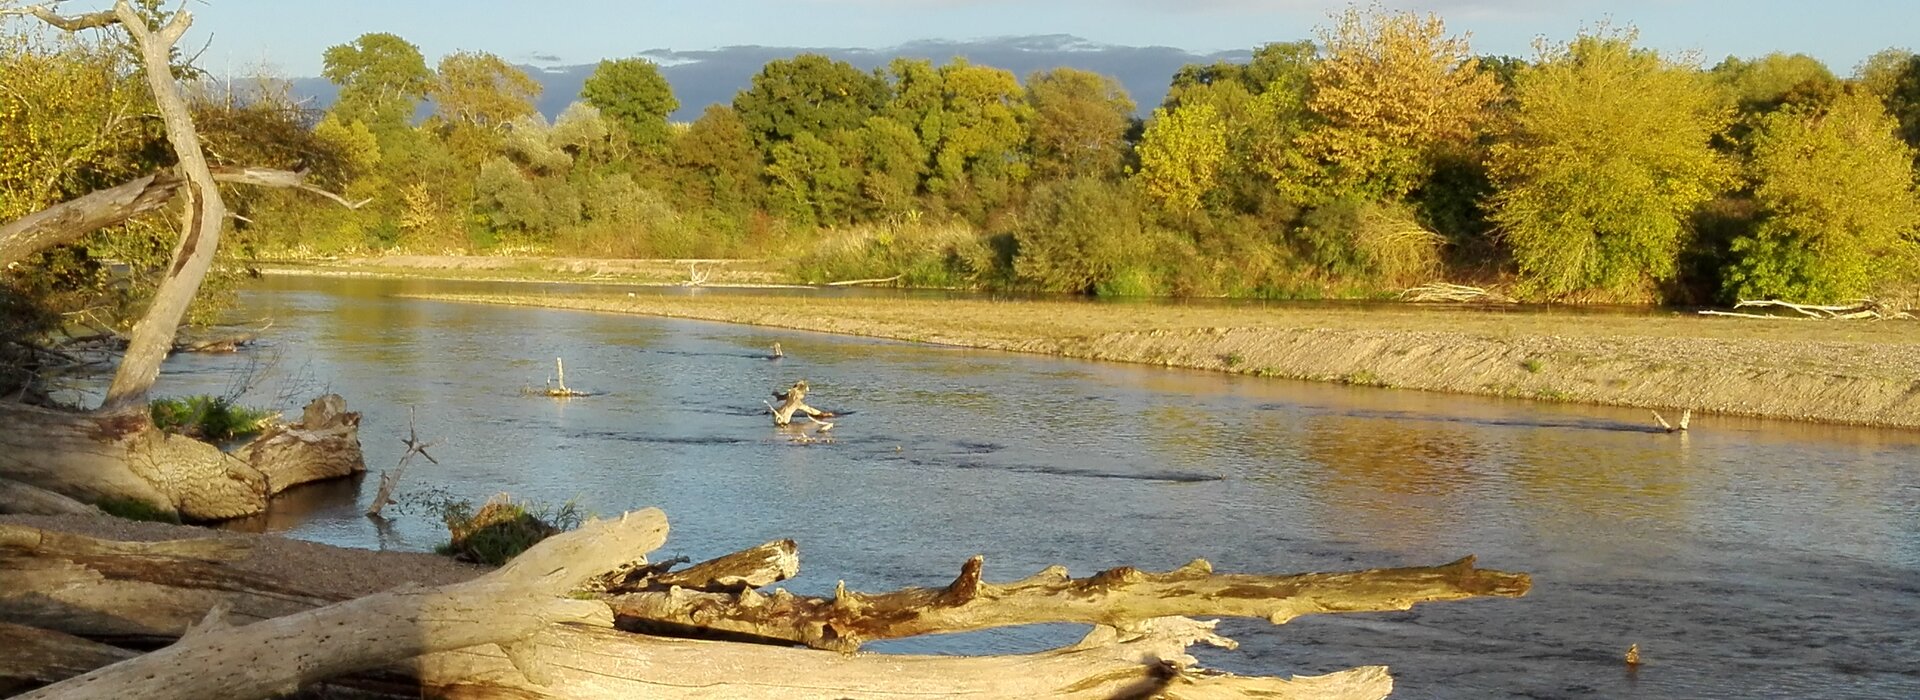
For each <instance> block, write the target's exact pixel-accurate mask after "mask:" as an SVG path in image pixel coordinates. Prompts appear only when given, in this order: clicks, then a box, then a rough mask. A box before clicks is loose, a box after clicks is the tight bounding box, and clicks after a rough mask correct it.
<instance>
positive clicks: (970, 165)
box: [927, 58, 1030, 214]
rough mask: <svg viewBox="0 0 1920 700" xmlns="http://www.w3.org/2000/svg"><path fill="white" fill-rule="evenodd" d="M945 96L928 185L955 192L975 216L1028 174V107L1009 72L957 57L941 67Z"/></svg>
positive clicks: (951, 192)
mask: <svg viewBox="0 0 1920 700" xmlns="http://www.w3.org/2000/svg"><path fill="white" fill-rule="evenodd" d="M940 81H941V86H942V88H943V96H944V100H943V101H942V103H941V112H940V113H941V120H940V125H939V133H940V138H939V142H938V144H937V145H935V146H934V147H933V149H932V154H933V172H932V175H931V176H930V177H929V178H928V179H927V189H928V190H929V191H932V192H934V193H937V194H950V195H957V196H959V198H960V199H961V202H960V203H961V204H962V205H963V206H965V207H967V208H971V209H973V210H974V212H975V213H976V214H978V213H983V212H984V211H985V210H986V209H990V208H992V207H994V206H997V205H998V204H1000V203H1001V202H1003V201H1004V200H1005V199H1006V195H1007V192H1008V190H1010V189H1011V187H1012V186H1013V185H1014V184H1016V183H1018V182H1020V181H1021V180H1024V179H1025V178H1026V174H1027V169H1028V166H1027V163H1026V162H1025V152H1024V146H1025V144H1026V141H1027V122H1028V121H1029V120H1030V109H1029V108H1028V107H1027V104H1026V102H1025V100H1023V99H1022V92H1021V89H1020V81H1019V80H1018V79H1017V78H1015V77H1014V76H1013V74H1012V73H1009V72H1007V71H1004V70H1001V69H998V68H988V67H986V66H976V65H973V64H970V63H967V62H966V61H965V60H964V59H959V58H956V59H954V60H953V61H951V62H949V63H947V64H946V65H944V66H941V67H940Z"/></svg>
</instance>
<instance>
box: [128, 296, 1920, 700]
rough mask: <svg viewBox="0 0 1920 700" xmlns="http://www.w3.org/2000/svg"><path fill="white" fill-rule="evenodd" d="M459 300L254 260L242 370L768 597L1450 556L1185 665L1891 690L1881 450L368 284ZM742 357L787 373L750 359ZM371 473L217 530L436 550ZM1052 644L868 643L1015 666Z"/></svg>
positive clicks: (381, 458)
mask: <svg viewBox="0 0 1920 700" xmlns="http://www.w3.org/2000/svg"><path fill="white" fill-rule="evenodd" d="M522 289H524V288H522ZM488 290H489V286H487V285H474V284H432V283H418V282H368V281H331V280H327V281H316V280H286V279H281V280H273V281H271V283H270V286H269V287H268V288H267V289H264V290H255V291H254V292H252V293H250V294H249V296H248V297H247V303H248V308H247V309H246V310H245V312H244V313H245V314H246V315H248V316H270V317H272V318H274V319H275V320H276V324H275V326H274V327H273V329H272V330H271V331H270V332H269V333H268V337H267V339H266V342H267V344H268V346H269V350H271V351H274V352H278V353H280V354H282V355H283V356H284V357H283V361H282V362H280V363H279V365H277V368H276V369H274V370H273V373H278V375H288V374H291V373H295V372H302V373H306V374H308V375H309V376H310V377H311V378H312V379H313V380H314V382H315V383H317V384H322V385H326V386H330V387H331V388H332V389H333V390H335V391H339V392H341V393H343V394H345V395H346V396H347V397H348V398H349V401H350V402H352V403H353V405H354V407H355V408H356V409H357V410H361V411H363V412H364V413H365V418H364V420H363V421H362V431H363V439H364V442H365V448H366V452H367V456H368V462H369V464H370V465H372V466H373V467H374V468H375V469H376V470H378V469H380V468H383V467H384V466H386V465H390V464H392V463H393V462H394V461H395V460H396V459H397V458H398V457H399V452H400V449H401V448H400V446H399V443H398V440H396V439H395V438H396V437H398V436H401V435H404V434H405V433H406V430H407V421H408V415H409V411H410V409H417V410H418V416H419V417H418V420H419V430H420V432H421V434H422V435H423V436H425V437H427V438H428V439H434V440H439V441H440V442H441V447H439V448H437V449H436V451H435V455H436V456H437V457H439V458H440V460H441V464H439V465H432V464H415V465H413V466H412V467H410V468H409V471H408V475H407V483H408V484H409V485H410V486H411V487H414V488H424V487H428V486H431V487H436V488H441V489H445V490H446V491H448V492H450V493H452V494H453V495H456V496H461V497H466V498H472V499H476V500H479V499H484V498H486V497H488V496H491V495H493V494H494V493H497V492H500V491H509V492H512V493H514V494H516V495H517V496H520V497H523V498H528V499H532V500H536V501H550V502H551V501H561V500H566V499H579V500H580V502H581V503H582V505H583V506H585V507H586V508H587V509H588V510H591V511H595V512H600V513H613V512H618V511H621V510H626V509H629V508H634V507H640V506H655V505H657V506H661V507H663V508H665V509H666V510H667V512H668V513H669V514H670V516H671V517H672V518H673V521H674V522H673V526H674V534H673V537H672V538H671V541H670V542H669V544H668V551H665V552H662V554H664V555H673V554H686V555H689V556H693V557H695V558H703V557H707V556H713V555H716V554H719V553H723V552H725V551H731V550H733V549H737V548H740V547H745V546H751V545H754V544H758V543H760V542H763V541H766V540H770V539H775V538H784V537H793V538H796V539H798V540H799V541H800V543H801V547H802V557H803V560H804V562H805V567H804V569H803V574H802V576H801V577H800V578H799V579H796V580H795V581H793V582H791V586H790V588H792V589H793V590H797V591H800V592H806V593H825V592H828V591H831V590H832V587H833V585H834V582H835V581H836V580H839V579H845V580H846V581H847V583H848V585H849V586H852V587H854V588H856V589H862V590H877V589H886V588H893V587H898V586H905V585H920V586H932V585H944V584H945V583H946V582H947V581H948V580H950V579H951V577H952V576H953V574H954V572H955V571H956V570H957V567H958V565H959V564H960V562H962V561H964V560H965V559H966V558H967V557H968V556H971V555H974V554H984V555H985V556H986V557H987V562H988V564H987V576H988V578H989V579H996V580H1009V579H1014V578H1018V577H1020V576H1024V575H1027V574H1030V573H1032V572H1034V571H1036V570H1039V569H1040V568H1042V567H1044V566H1046V565H1049V564H1062V565H1065V566H1067V567H1069V568H1070V569H1072V570H1074V571H1076V572H1077V573H1088V572H1092V571H1095V570H1099V569H1102V568H1107V567H1111V566H1115V565H1120V564H1132V565H1138V566H1142V567H1147V568H1170V567H1173V566H1178V565H1179V564H1182V563H1184V562H1185V561H1187V560H1188V559H1191V558H1193V557H1196V556H1198V557H1206V558H1208V559H1210V560H1212V561H1214V563H1215V564H1216V565H1217V566H1218V567H1219V568H1220V569H1221V570H1239V571H1249V570H1252V571H1288V570H1316V569H1317V570H1327V569H1346V568H1354V567H1371V566H1395V565H1410V564H1432V563H1439V562H1443V561H1446V560H1450V559H1453V558H1455V557H1458V556H1461V555H1465V554H1468V553H1473V554H1478V555H1480V556H1481V557H1482V561H1483V563H1485V564H1487V565H1489V566H1495V567H1499V568H1508V569H1519V570H1526V571H1531V572H1533V573H1535V574H1536V577H1537V579H1536V580H1537V587H1536V589H1535V593H1534V594H1533V595H1531V596H1529V597H1527V598H1525V599H1522V600H1519V601H1492V602H1468V603H1462V604H1451V605H1443V606H1435V607H1428V608H1422V609H1419V610H1416V611H1414V612H1410V613H1401V614H1391V615H1371V616H1359V617H1339V618H1309V619H1303V620H1300V621H1296V622H1294V623H1292V624H1289V625H1287V626H1285V627H1281V628H1273V627H1270V626H1266V625H1265V624H1264V623H1258V622H1235V623H1231V624H1229V625H1228V627H1227V629H1228V630H1229V631H1230V633H1231V634H1232V635H1233V636H1235V637H1236V638H1238V639H1239V640H1240V641H1241V642H1242V647H1241V649H1240V651H1239V652H1236V653H1232V654H1215V653H1206V654H1204V657H1205V659H1206V660H1207V661H1208V662H1209V663H1213V664H1216V665H1219V666H1222V667H1225V668H1228V669H1232V670H1238V671H1243V672H1258V673H1269V674H1272V673H1282V674H1286V673H1296V672H1298V673H1314V672H1324V671H1328V670H1333V669H1336V668H1339V667H1341V666H1350V665H1358V664H1370V663H1385V664H1389V665H1392V666H1393V667H1394V668H1395V670H1396V673H1397V674H1398V677H1399V681H1400V682H1399V684H1398V687H1399V695H1398V696H1404V697H1422V698H1425V697H1460V698H1484V697H1511V696H1531V697H1579V696H1592V697H1777V696H1817V697H1840V696H1848V697H1881V698H1907V697H1920V671H1916V670H1915V669H1914V668H1913V667H1912V665H1911V663H1910V661H1911V660H1912V659H1914V658H1920V637H1916V636H1915V635H1913V634H1912V633H1911V630H1910V627H1911V626H1912V623H1913V621H1915V620H1920V474H1917V473H1916V470H1917V469H1920V468H1917V467H1916V464H1920V458H1917V457H1916V455H1917V454H1920V450H1917V449H1916V447H1920V440H1917V439H1916V436H1915V435H1914V434H1911V433H1896V432H1885V431H1871V430H1858V429H1850V428H1836V427H1828V426H1808V425H1797V424H1785V423H1770V422H1765V421H1747V420H1741V419H1731V418H1718V417H1712V418H1709V417H1698V418H1697V419H1696V421H1695V429H1694V432H1693V433H1692V434H1691V435H1685V436H1681V435H1667V434H1664V433H1653V432H1651V431H1650V430H1649V424H1650V422H1651V421H1650V420H1648V419H1647V418H1646V417H1645V413H1644V412H1641V411H1633V410H1620V409H1606V408H1583V407H1571V406H1555V405H1545V404H1535V403H1529V402H1520V401H1502V400H1488V399H1474V398H1465V397H1457V396H1444V395H1439V394H1426V393H1418V392H1393V391H1381V390H1369V389H1355V388H1347V387H1337V386H1328V385H1314V384H1303V383H1294V382H1285V381H1272V380H1263V379H1257V378H1250V377H1233V376H1222V375H1215V374H1207V373H1199V372H1186V371H1179V370H1168V369H1162V368H1154V367H1138V366H1120V365H1103V364H1096V363H1085V362H1073V361H1062V360H1056V359H1051V358H1044V357H1032V356H1015V355H1005V354H998V353H990V352H977V351H969V350H957V349H952V348H940V347H928V346H918V345H911V344H905V343H892V342H885V341H876V340H868V339H859V338H842V337H833V336H825V335H816V334H806V333H792V332H781V331H774V330H768V329H759V328H746V327H733V326H724V325H716V324H706V323H698V322H687V321H672V320H660V319H648V318H636V317H623V316H615V315H604V314H589V313H574V312H555V311H543V310H537V309H521V308H496V307H484V306H463V305H452V304H438V303H429V302H418V301H409V300H402V299H396V298H394V297H393V296H391V295H392V294H393V293H395V292H404V291H453V292H463V291H488ZM708 291H709V293H722V292H717V291H716V290H708ZM636 293H638V292H636ZM671 293H678V292H671ZM776 341H777V342H780V343H781V344H782V345H783V346H784V347H785V349H786V354H787V357H786V358H785V359H783V360H780V361H778V362H774V361H769V360H767V359H765V355H766V349H767V348H768V346H770V345H771V344H772V343H773V342H776ZM554 357H565V358H566V361H567V380H568V384H569V385H570V386H579V387H581V388H586V389H590V390H593V391H596V392H605V393H604V394H601V395H598V396H594V397H591V398H587V399H582V400H574V401H565V402H556V401H551V400H547V399H543V398H528V397H522V396H520V395H518V389H519V387H521V386H523V385H530V384H531V385H538V384H539V383H540V382H541V381H542V380H543V379H544V378H545V377H546V376H547V375H548V374H549V373H550V372H551V367H552V365H551V363H552V361H553V358H554ZM245 361H246V360H245V356H244V355H242V356H227V357H204V356H202V357H182V358H176V359H175V360H173V361H170V363H169V365H168V369H169V374H168V375H167V376H166V377H165V378H164V379H163V382H162V387H161V388H162V390H163V391H168V392H180V393H185V392H191V391H207V390H214V391H218V390H220V389H221V388H222V387H224V385H225V384H226V383H227V382H229V381H231V379H230V376H231V373H232V372H233V371H235V370H236V369H238V368H240V367H241V366H243V365H244V363H245ZM802 378H804V379H807V380H809V381H810V382H811V383H812V385H813V387H814V396H813V397H811V398H814V399H817V405H820V406H822V407H825V408H830V409H834V410H838V411H842V412H844V413H845V414H846V415H845V417H844V418H842V419H841V420H839V421H836V422H837V423H838V424H839V427H837V428H836V430H835V433H836V435H837V438H838V439H837V442H836V443H835V444H832V445H825V446H820V445H815V446H796V445H793V444H790V441H789V440H787V439H785V438H784V437H782V436H780V435H779V434H777V433H776V432H774V431H773V430H772V429H771V428H770V427H769V426H768V421H767V420H766V418H765V416H764V415H763V411H764V406H763V403H762V401H763V400H764V399H765V398H766V397H767V396H768V392H770V391H772V390H775V389H778V388H781V387H784V386H786V385H788V384H790V383H791V382H793V381H794V380H797V379H802ZM285 380H286V377H285V376H274V377H267V378H266V381H264V382H262V386H267V385H271V384H273V383H275V382H284V381H285ZM251 398H252V400H254V401H257V402H267V403H272V402H273V401H275V400H276V399H275V398H274V395H272V394H270V393H261V394H258V395H256V396H254V397H251ZM304 398H305V397H304V396H299V395H291V396H289V397H288V398H287V403H288V404H289V405H288V406H286V407H288V408H292V407H293V406H295V405H297V403H298V402H300V401H303V400H304ZM373 482H374V480H373V479H367V480H365V481H363V482H361V483H359V484H354V483H351V482H348V483H343V484H335V485H328V486H325V487H320V488H319V489H316V490H315V491H313V492H312V493H311V495H310V497H309V495H308V494H306V493H301V494H297V496H298V500H291V501H283V502H282V504H281V506H279V507H276V509H275V512H274V513H273V514H270V515H269V516H268V517H266V518H263V519H260V520H258V521H256V522H254V523H251V524H250V526H252V527H257V528H266V529H273V530H279V531H284V532H287V533H289V534H291V535H293V536H296V537H305V538H311V539H316V540H321V541H327V542H335V543H340V544H346V545H352V546H362V547H401V548H412V549H424V548H427V547H431V546H432V545H433V544H435V543H437V542H438V541H439V540H440V539H441V538H442V537H443V536H444V533H443V532H441V531H440V527H439V523H438V522H437V521H435V520H434V519H432V518H431V517H424V516H417V515H401V516H397V517H395V518H394V520H393V522H392V524H391V527H390V528H384V529H383V528H376V527H374V526H373V525H372V524H371V523H369V521H367V520H366V519H365V518H363V517H361V516H360V515H359V510H360V509H361V508H363V507H364V506H365V505H366V501H367V500H369V499H371V498H372V493H371V491H372V488H371V486H370V484H371V483H373ZM1076 633H1077V630H1074V629H1072V628H1071V627H1043V628H1034V629H1025V630H999V631H991V632H983V633H979V634H976V635H965V636H962V637H958V638H953V639H933V640H914V641H907V642H900V643H897V644H895V645H889V648H897V649H908V650H918V651H941V652H959V653H975V652H983V651H1002V650H1007V649H1034V648H1040V647H1044V646H1048V645H1053V644H1059V643H1064V642H1068V641H1072V639H1073V637H1074V635H1075V634H1076ZM1634 642H1637V643H1639V644H1641V645H1642V648H1643V650H1645V651H1646V652H1647V653H1648V656H1649V659H1650V661H1649V664H1648V666H1647V668H1646V669H1644V670H1643V671H1642V672H1641V673H1640V674H1639V675H1638V676H1637V677H1629V676H1626V675H1625V674H1624V673H1623V671H1622V668H1621V664H1620V662H1619V655H1620V653H1621V652H1622V651H1624V649H1625V648H1626V645H1627V644H1628V643H1634Z"/></svg>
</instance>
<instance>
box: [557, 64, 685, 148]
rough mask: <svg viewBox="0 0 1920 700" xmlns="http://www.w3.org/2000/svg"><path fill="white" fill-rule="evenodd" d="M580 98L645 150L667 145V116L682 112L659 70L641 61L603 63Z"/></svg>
mask: <svg viewBox="0 0 1920 700" xmlns="http://www.w3.org/2000/svg"><path fill="white" fill-rule="evenodd" d="M580 97H581V99H584V100H586V101H587V104H590V105H593V106H595V107H598V108H599V109H600V113H601V114H604V115H606V116H607V117H608V118H610V119H612V120H613V121H614V122H615V123H617V124H619V125H620V126H621V127H622V128H623V129H624V130H625V131H626V133H627V136H628V137H629V138H630V139H631V140H632V142H633V144H634V145H635V146H637V147H639V148H641V149H643V150H655V149H658V148H663V147H665V146H666V143H667V138H668V130H667V116H668V115H671V114H673V112H674V110H677V109H680V101H679V100H678V99H675V98H674V96H673V86H672V85H669V84H667V79H666V78H665V77H662V76H661V75H660V67H659V66H657V65H654V63H653V62H652V61H648V60H644V59H639V58H625V59H620V60H617V61H601V62H600V65H599V67H597V68H595V69H594V71H593V75H591V76H589V77H588V78H587V82H586V86H585V87H582V88H581V89H580Z"/></svg>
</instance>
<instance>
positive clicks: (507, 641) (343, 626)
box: [21, 509, 667, 700]
mask: <svg viewBox="0 0 1920 700" xmlns="http://www.w3.org/2000/svg"><path fill="white" fill-rule="evenodd" d="M666 535H667V521H666V516H665V515H664V514H662V513H661V512H660V511H658V510H652V509H649V510H645V511H639V512H634V513H628V514H626V515H625V516H622V517H620V518H618V519H615V520H596V521H592V522H589V523H587V524H586V525H584V526H582V527H581V528H580V529H578V530H575V531H572V532H568V533H564V534H561V535H557V536H555V537H552V538H549V539H547V540H546V541H543V542H541V543H540V544H538V545H535V546H534V547H533V548H532V549H529V550H527V551H526V552H525V553H522V554H521V555H520V556H519V557H516V558H515V559H514V560H513V561H511V562H508V563H507V564H506V565H505V566H502V567H500V568H499V569H498V570H495V571H494V572H492V573H489V574H487V575H485V576H482V577H480V578H477V579H474V580H472V581H467V582H463V583H456V584H450V585H446V586H440V587H436V588H404V587H403V588H400V589H395V590H392V591H388V592H386V593H379V594H375V595H372V596H367V597H365V598H356V599H354V600H351V601H347V602H344V603H338V604H334V605H329V606H325V607H321V608H316V609H313V610H308V611H305V612H301V613H296V614H293V615H288V616H285V617H279V618H274V619H272V620H266V621H262V622H257V623H254V624H250V625H247V626H244V627H238V628H230V629H229V628H224V625H223V624H222V623H220V622H219V621H218V620H217V619H216V618H215V616H213V615H210V616H209V619H208V621H207V623H205V624H203V625H202V626H200V627H196V628H194V629H191V630H189V631H188V633H187V635H186V636H185V637H183V638H182V639H181V640H180V641H179V642H177V643H175V644H173V645H171V646H168V647H166V648H164V649H160V650H158V651H155V652H152V653H149V654H146V655H144V656H140V657H137V658H134V659H130V660H127V661H123V662H120V663H117V664H113V665H111V666H107V667H105V668H101V669H98V670H95V671H92V672H89V673H87V674H85V675H82V676H79V677H76V678H72V679H68V680H66V681H62V682H60V683H57V684H54V685H51V686H48V687H46V688H42V689H40V690H37V691H34V692H32V693H28V694H26V695H24V696H21V697H23V698H31V699H35V700H46V699H49V698H83V697H84V698H95V697H128V696H137V697H143V698H209V697H219V698H235V699H241V700H244V699H247V698H265V697H271V696H273V695H276V694H280V693H284V692H289V691H292V690H295V689H298V688H299V687H301V686H304V685H307V684H310V683H314V682H317V681H321V680H325V679H328V678H333V677H335V676H340V675H343V674H347V673H352V672H355V671H362V670H367V669H372V668H375V667H379V666H382V665H385V664H389V663H393V662H395V661H397V660H402V659H408V658H413V657H417V656H421V655H423V654H431V653H434V652H441V651H449V650H453V649H463V648H466V647H472V646H477V645H482V644H500V645H502V649H503V651H504V653H505V655H506V656H507V658H508V660H509V662H510V664H511V665H512V666H513V667H514V668H516V669H518V670H519V672H520V673H521V674H523V675H525V676H527V677H528V678H529V679H530V680H531V682H534V683H536V684H544V682H546V681H549V680H550V674H551V672H550V671H549V670H548V669H547V668H546V666H547V664H546V663H545V660H544V659H543V658H541V657H538V656H536V655H535V652H533V651H532V648H531V647H529V646H528V645H527V644H525V640H526V638H527V637H529V636H532V635H533V634H535V633H536V632H539V631H541V630H542V629H545V628H547V627H550V626H553V625H557V624H562V623H570V622H578V623H589V624H608V623H610V622H611V620H610V617H609V615H608V611H607V608H606V606H605V605H604V604H602V603H599V602H595V601H587V600H575V599H570V598H567V597H565V596H566V594H567V593H568V592H569V591H571V590H572V589H573V588H574V587H576V586H578V585H579V584H580V583H582V582H584V581H585V580H587V579H588V578H590V577H592V576H594V575H595V574H598V573H601V572H605V571H608V570H610V569H613V568H614V567H616V566H618V565H620V564H622V563H624V562H626V561H629V560H631V559H633V558H636V557H640V556H643V555H645V554H646V553H648V552H651V551H653V550H654V549H655V548H658V547H659V546H660V545H661V544H662V543H663V542H665V540H666Z"/></svg>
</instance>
